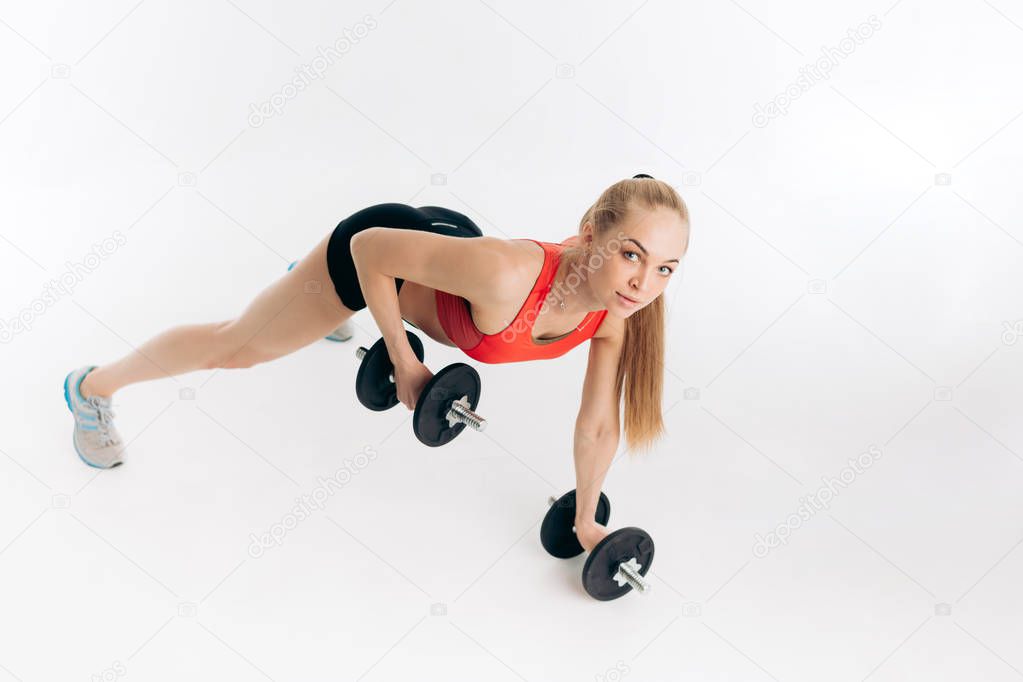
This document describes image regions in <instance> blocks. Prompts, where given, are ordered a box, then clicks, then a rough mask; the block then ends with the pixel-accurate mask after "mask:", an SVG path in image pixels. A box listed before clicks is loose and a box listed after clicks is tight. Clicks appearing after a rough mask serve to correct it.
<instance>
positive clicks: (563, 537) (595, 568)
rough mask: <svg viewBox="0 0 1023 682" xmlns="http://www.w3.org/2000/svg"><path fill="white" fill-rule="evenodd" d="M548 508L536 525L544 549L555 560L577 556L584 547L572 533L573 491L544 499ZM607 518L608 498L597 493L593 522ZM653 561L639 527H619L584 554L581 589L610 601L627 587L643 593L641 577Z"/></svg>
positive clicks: (647, 587) (650, 541)
mask: <svg viewBox="0 0 1023 682" xmlns="http://www.w3.org/2000/svg"><path fill="white" fill-rule="evenodd" d="M547 504H549V505H550V509H548V510H547V514H546V516H544V519H543V523H542V524H541V525H540V542H541V544H543V547H544V549H546V550H547V552H548V553H549V554H550V555H552V556H555V557H557V558H559V559H569V558H571V557H574V556H579V555H580V554H582V553H583V552H584V551H585V550H584V549H583V547H582V545H580V544H579V540H578V538H576V536H575V527H574V525H573V523H574V521H575V490H570V491H569V492H567V493H565V494H564V495H562V496H561V498H560V499H557V500H555V499H554V498H553V497H551V498H548V499H547ZM610 517H611V501H610V500H608V499H607V496H606V495H605V494H604V493H600V498H599V499H598V501H597V512H596V514H595V515H594V521H596V522H597V523H599V524H600V525H602V526H606V525H607V520H608V519H609V518H610ZM653 561H654V541H653V539H652V538H651V537H650V535H649V534H647V532H646V531H645V530H643V529H642V528H634V527H628V528H619V529H618V530H616V531H612V532H611V533H609V534H608V535H607V536H605V537H604V539H602V540H601V541H600V542H598V543H597V545H596V546H595V547H594V548H593V551H592V552H590V555H589V556H588V557H586V563H585V564H583V573H582V581H583V589H585V590H586V593H587V594H589V595H590V596H591V597H593V598H594V599H598V600H600V601H610V600H612V599H618V598H619V597H621V596H624V595H625V594H626V593H628V592H629V591H630V590H636V591H637V592H639V593H640V594H646V593H647V592H648V591H649V590H650V584H649V583H647V582H646V581H645V580H643V576H645V575H646V574H647V572H648V571H649V570H650V566H651V565H652V564H653Z"/></svg>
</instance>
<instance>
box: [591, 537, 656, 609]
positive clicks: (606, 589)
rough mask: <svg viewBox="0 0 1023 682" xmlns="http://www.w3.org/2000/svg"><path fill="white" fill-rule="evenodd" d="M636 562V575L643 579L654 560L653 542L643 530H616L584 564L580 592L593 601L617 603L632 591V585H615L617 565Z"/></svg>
mask: <svg viewBox="0 0 1023 682" xmlns="http://www.w3.org/2000/svg"><path fill="white" fill-rule="evenodd" d="M630 557H632V558H635V559H636V561H637V563H639V564H640V569H639V571H638V572H639V574H640V575H646V574H647V571H649V570H650V564H651V563H653V560H654V541H653V539H652V538H651V537H650V536H649V535H648V534H647V532H646V531H645V530H643V529H642V528H633V527H629V528H619V529H618V530H616V531H614V532H612V533H610V534H608V536H607V537H605V538H604V539H603V540H601V541H600V542H598V543H597V546H596V547H594V548H593V551H592V552H590V555H589V556H588V557H586V563H585V564H583V588H584V589H585V590H586V592H587V594H589V595H590V596H591V597H593V598H594V599H599V600H600V601H610V600H612V599H618V597H621V596H622V595H624V594H626V593H628V592H629V590H631V589H632V586H631V585H628V584H625V585H622V586H619V585H618V582H617V581H615V579H614V577H613V576H614V574H615V573H616V572H617V571H618V565H619V564H620V563H623V562H625V561H627V560H628V559H629V558H630Z"/></svg>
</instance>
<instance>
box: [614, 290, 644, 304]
mask: <svg viewBox="0 0 1023 682" xmlns="http://www.w3.org/2000/svg"><path fill="white" fill-rule="evenodd" d="M615 293H616V294H618V295H619V296H621V297H622V298H624V299H625V300H626V301H628V302H629V303H632V304H638V303H639V301H637V300H636V299H634V298H629V297H628V296H626V295H625V294H619V293H618V292H617V291H616V292H615Z"/></svg>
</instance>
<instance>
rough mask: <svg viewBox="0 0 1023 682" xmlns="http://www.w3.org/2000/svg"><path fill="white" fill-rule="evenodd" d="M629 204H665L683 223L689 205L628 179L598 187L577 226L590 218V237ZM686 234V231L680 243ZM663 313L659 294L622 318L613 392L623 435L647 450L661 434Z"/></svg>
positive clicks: (658, 186)
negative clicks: (622, 407)
mask: <svg viewBox="0 0 1023 682" xmlns="http://www.w3.org/2000/svg"><path fill="white" fill-rule="evenodd" d="M633 206H639V207H643V208H646V209H651V210H652V209H655V208H658V207H665V208H669V209H671V210H673V211H677V212H678V214H679V216H680V217H681V218H682V220H683V222H685V224H686V225H687V226H688V225H689V209H688V208H687V207H686V203H685V202H684V201H683V200H682V197H681V196H679V194H678V192H676V191H675V188H674V187H672V186H671V185H669V184H668V183H666V182H662V181H661V180H656V179H654V178H630V179H627V180H621V181H619V182H616V183H615V184H613V185H611V186H610V187H608V188H607V189H606V190H604V192H603V193H602V194H601V195H600V197H599V198H598V199H597V201H596V202H594V204H593V205H592V206H590V207H589V208H588V209H587V210H586V213H585V214H584V215H583V217H582V219H581V220H580V221H579V229H580V230H581V229H582V227H583V225H585V224H586V223H587V222H591V223H593V233H594V239H595V240H596V238H597V237H598V236H603V235H606V234H607V233H608V232H609V231H610V230H613V229H614V228H615V227H617V226H618V225H619V224H620V223H621V221H622V220H623V219H624V218H625V216H626V214H627V213H628V212H629V209H630V208H632V207H633ZM688 239H689V236H688V230H687V232H686V240H687V244H686V246H688ZM568 248H569V249H571V250H573V251H576V252H578V251H580V250H581V247H579V246H571V247H568ZM665 316H666V312H665V307H664V294H663V293H662V294H660V295H658V296H657V298H655V299H654V300H653V301H651V302H650V303H648V304H647V305H645V306H643V307H642V308H640V309H639V310H637V311H636V312H635V313H633V314H632V315H630V316H629V317H628V318H627V319H626V323H625V339H624V343H623V346H622V353H621V357H620V358H619V360H618V373H617V377H616V379H615V395H616V396H617V398H618V401H621V398H622V389H623V387H624V389H625V419H624V430H625V440H626V446H627V447H628V449H629V450H631V451H637V450H643V451H649V449H650V448H651V447H652V446H653V444H654V442H655V441H656V440H657V439H658V438H660V437H661V436H662V435H663V434H664V420H663V419H662V415H661V400H662V395H663V390H664V335H665Z"/></svg>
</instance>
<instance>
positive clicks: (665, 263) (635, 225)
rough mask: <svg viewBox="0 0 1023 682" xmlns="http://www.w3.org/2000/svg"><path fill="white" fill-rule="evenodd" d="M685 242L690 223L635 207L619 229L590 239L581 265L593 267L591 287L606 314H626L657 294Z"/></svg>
mask: <svg viewBox="0 0 1023 682" xmlns="http://www.w3.org/2000/svg"><path fill="white" fill-rule="evenodd" d="M590 230H591V232H590V233H591V234H592V228H590ZM688 246H689V226H688V225H687V224H686V223H685V222H684V221H683V220H682V218H681V216H679V215H678V212H676V211H673V210H671V209H669V208H665V207H657V208H655V209H646V208H639V207H636V206H633V207H632V208H631V209H630V210H629V212H628V213H627V214H626V216H625V219H624V220H622V221H621V223H620V224H619V225H618V227H617V228H614V229H611V230H608V233H607V234H606V235H601V236H599V237H595V238H594V243H593V247H592V252H591V259H590V264H586V263H584V264H583V266H584V267H587V268H589V267H593V268H594V269H593V270H591V272H590V277H589V280H590V286H591V287H592V289H593V292H594V293H595V294H596V296H597V297H598V298H599V299H600V301H601V302H602V304H603V306H604V307H605V308H606V309H607V311H608V313H610V314H612V315H615V316H617V317H622V318H625V317H629V316H630V315H632V314H633V313H635V312H636V311H637V310H639V309H640V308H642V307H643V306H646V305H649V304H650V302H651V301H653V300H654V299H655V298H657V297H658V296H660V295H661V293H662V292H663V291H664V289H665V287H667V286H668V282H670V281H671V277H672V275H673V274H674V272H675V271H676V270H677V269H678V267H679V261H680V260H681V258H682V257H683V256H684V255H685V252H686V249H687V248H688ZM598 256H599V259H598Z"/></svg>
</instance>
